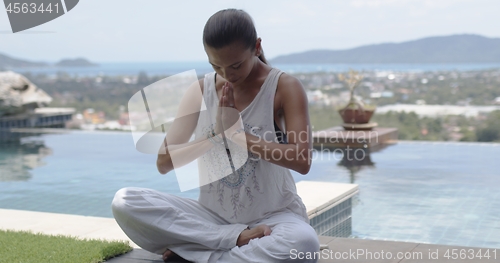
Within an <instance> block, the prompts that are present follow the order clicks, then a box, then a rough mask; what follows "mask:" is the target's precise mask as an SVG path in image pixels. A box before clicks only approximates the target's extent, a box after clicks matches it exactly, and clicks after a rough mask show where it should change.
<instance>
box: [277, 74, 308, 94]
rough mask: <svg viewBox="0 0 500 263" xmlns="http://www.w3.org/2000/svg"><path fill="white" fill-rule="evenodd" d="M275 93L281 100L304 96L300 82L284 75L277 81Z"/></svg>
mask: <svg viewBox="0 0 500 263" xmlns="http://www.w3.org/2000/svg"><path fill="white" fill-rule="evenodd" d="M276 93H278V94H279V95H280V96H281V97H283V98H289V97H290V96H293V97H296V96H300V97H302V96H306V95H305V90H304V87H303V86H302V83H301V82H300V80H299V79H297V78H296V77H294V76H292V75H289V74H286V73H283V74H281V76H280V78H279V80H278V88H277V91H276Z"/></svg>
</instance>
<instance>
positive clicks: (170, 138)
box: [156, 79, 213, 174]
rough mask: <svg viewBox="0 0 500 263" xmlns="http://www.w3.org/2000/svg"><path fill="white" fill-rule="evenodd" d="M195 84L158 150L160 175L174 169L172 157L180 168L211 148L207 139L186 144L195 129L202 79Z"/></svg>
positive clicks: (200, 100)
mask: <svg viewBox="0 0 500 263" xmlns="http://www.w3.org/2000/svg"><path fill="white" fill-rule="evenodd" d="M195 84H199V85H195ZM195 84H193V85H191V86H190V87H189V89H188V90H187V92H186V94H184V96H183V98H182V100H181V103H180V105H179V109H178V111H177V116H176V118H175V121H174V122H173V123H172V125H171V126H170V129H169V130H168V132H167V135H166V136H165V138H164V140H163V143H162V144H161V146H160V149H159V150H158V158H157V160H156V166H157V168H158V171H159V172H160V173H161V174H166V173H168V172H170V171H172V170H173V169H174V163H173V162H172V157H173V159H174V160H175V165H176V166H179V167H180V166H181V165H184V164H187V163H189V162H191V161H193V160H195V159H196V158H198V157H199V156H201V155H202V154H204V153H205V152H206V151H208V150H209V149H210V148H211V147H212V146H213V144H212V143H211V142H210V141H209V140H207V138H199V139H197V140H195V141H192V142H189V143H188V141H189V138H191V135H192V134H193V132H194V129H195V128H196V124H197V122H198V117H199V114H200V108H201V102H202V100H203V96H202V94H203V79H201V80H199V82H198V83H195ZM200 88H201V91H200Z"/></svg>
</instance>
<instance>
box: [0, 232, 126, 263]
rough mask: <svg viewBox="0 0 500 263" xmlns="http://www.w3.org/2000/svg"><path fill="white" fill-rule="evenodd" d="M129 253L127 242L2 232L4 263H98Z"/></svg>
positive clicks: (1, 257)
mask: <svg viewBox="0 0 500 263" xmlns="http://www.w3.org/2000/svg"><path fill="white" fill-rule="evenodd" d="M130 250H132V248H131V247H130V246H129V244H128V242H117V241H103V240H88V239H77V238H75V237H68V236H61V235H59V236H50V235H43V234H33V233H31V232H25V231H21V232H16V231H10V230H7V231H5V230H0V262H1V263H4V262H5V263H30V262H33V263H35V262H36V263H45V262H46V263H64V262H68V263H70V262H71V263H98V262H103V261H105V260H107V259H109V258H112V257H115V256H117V255H121V254H124V253H126V252H128V251H130Z"/></svg>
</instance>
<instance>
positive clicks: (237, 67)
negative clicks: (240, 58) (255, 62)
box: [233, 64, 241, 69]
mask: <svg viewBox="0 0 500 263" xmlns="http://www.w3.org/2000/svg"><path fill="white" fill-rule="evenodd" d="M240 67H241V64H239V65H238V66H236V67H233V68H234V69H239V68H240Z"/></svg>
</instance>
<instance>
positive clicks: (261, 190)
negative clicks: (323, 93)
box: [195, 68, 309, 224]
mask: <svg viewBox="0 0 500 263" xmlns="http://www.w3.org/2000/svg"><path fill="white" fill-rule="evenodd" d="M282 73H283V72H282V71H280V70H279V69H275V68H273V69H272V70H271V71H270V73H269V75H268V76H267V78H266V80H265V81H264V84H263V85H262V87H261V88H260V91H259V93H258V94H257V95H256V96H255V98H254V99H253V101H252V102H251V103H250V104H249V105H248V106H247V107H246V108H245V109H244V110H243V111H241V117H242V120H243V124H244V129H245V132H247V133H249V134H254V135H256V136H258V137H261V138H264V139H265V140H267V141H275V142H277V137H276V132H275V128H274V106H273V105H274V96H275V94H276V88H277V85H278V79H279V77H280V75H281V74H282ZM203 98H204V101H205V105H206V108H207V114H200V118H199V120H198V125H197V127H196V130H195V138H200V137H204V138H206V137H207V134H208V132H209V131H210V130H211V129H212V128H213V127H214V125H213V124H214V123H215V114H216V113H217V107H218V105H219V99H218V97H217V92H216V89H215V72H212V73H208V74H206V75H205V80H204V92H203ZM207 116H210V117H207ZM216 158H226V159H227V158H228V157H227V155H226V156H219V157H214V156H210V155H204V156H203V157H202V158H200V159H201V160H200V159H199V160H198V165H208V166H209V167H208V168H209V169H207V170H208V171H209V172H210V171H212V172H214V173H216V172H217V169H213V167H215V166H216V163H217V160H216ZM210 168H212V169H210ZM199 202H200V203H201V204H202V205H204V206H205V207H207V208H209V209H210V210H212V211H214V212H215V213H217V214H218V215H220V216H222V217H223V218H225V219H226V220H227V221H229V222H230V223H244V224H252V223H255V222H257V221H258V220H260V219H263V218H266V217H268V216H270V215H272V214H274V213H282V212H292V213H293V214H296V215H298V216H299V217H300V218H302V219H303V220H304V221H306V222H307V223H309V219H308V217H307V212H306V208H305V206H304V204H303V203H302V200H301V199H300V197H299V196H298V195H297V190H296V188H295V182H294V180H293V177H292V175H291V173H290V170H288V169H287V168H285V167H282V166H279V165H275V164H272V163H270V162H268V161H265V160H263V159H258V158H257V156H256V155H254V154H252V153H251V152H249V151H248V158H247V159H246V161H245V162H244V164H243V166H242V167H241V168H239V169H238V170H236V173H235V174H234V175H233V174H231V175H228V176H226V177H223V178H222V179H220V180H217V181H214V182H212V183H209V184H207V185H204V186H202V187H200V195H199Z"/></svg>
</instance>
